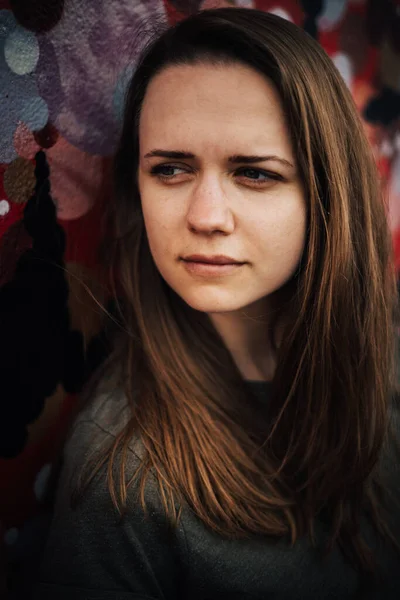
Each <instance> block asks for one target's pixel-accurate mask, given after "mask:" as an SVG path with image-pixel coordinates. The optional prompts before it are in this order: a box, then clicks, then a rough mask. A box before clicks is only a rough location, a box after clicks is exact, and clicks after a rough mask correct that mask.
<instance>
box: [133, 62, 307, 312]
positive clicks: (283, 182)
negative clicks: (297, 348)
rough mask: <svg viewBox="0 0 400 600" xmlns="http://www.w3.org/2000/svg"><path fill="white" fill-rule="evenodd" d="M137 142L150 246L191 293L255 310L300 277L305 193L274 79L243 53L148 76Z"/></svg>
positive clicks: (193, 299) (201, 304)
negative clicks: (235, 60) (236, 59)
mask: <svg viewBox="0 0 400 600" xmlns="http://www.w3.org/2000/svg"><path fill="white" fill-rule="evenodd" d="M139 141H140V163H139V171H138V183H139V190H140V196H141V202H142V209H143V216H144V222H145V227H146V232H147V237H148V241H149V246H150V250H151V253H152V256H153V259H154V262H155V264H156V266H157V268H158V270H159V272H160V274H161V275H162V277H163V278H164V280H165V281H166V282H167V284H168V285H169V286H170V287H171V288H172V289H173V290H174V291H175V292H176V293H177V294H179V296H181V297H182V299H183V300H184V301H186V302H187V304H189V305H190V306H191V307H192V308H194V309H196V310H199V311H202V312H206V313H219V312H229V311H240V310H243V309H246V308H248V309H249V308H250V306H251V305H256V306H257V305H258V304H259V301H261V302H264V299H266V298H267V297H268V296H269V295H270V294H272V293H273V292H275V291H277V290H278V289H279V288H281V287H282V286H283V284H285V283H286V282H287V281H288V279H290V277H291V276H292V275H293V274H294V272H295V270H296V267H297V266H298V263H299V261H300V258H301V254H302V251H303V247H304V243H305V230H306V202H305V198H304V191H303V186H302V182H301V181H300V177H299V173H298V170H297V165H296V162H295V156H294V152H293V148H292V145H291V140H290V135H289V131H288V128H287V125H286V122H285V118H284V114H283V110H282V106H281V103H280V99H279V96H278V93H277V91H276V90H275V88H274V86H273V85H272V83H270V82H269V81H268V80H266V79H265V78H264V77H263V76H262V75H260V74H259V73H258V72H256V71H254V70H252V69H251V68H249V67H246V66H242V65H236V64H234V65H230V66H226V65H224V66H222V65H221V66H211V65H204V64H202V65H184V66H181V65H180V66H173V67H168V68H166V69H165V70H164V71H162V72H161V73H160V74H158V75H157V76H156V77H155V78H154V79H153V80H152V81H151V82H150V84H149V87H148V90H147V92H146V95H145V98H144V103H143V108H142V113H141V117H140V127H139ZM191 256H192V257H193V256H194V259H193V260H192V261H191V260H189V257H191ZM216 257H217V258H216ZM218 257H219V258H218ZM221 257H225V258H221ZM213 260H219V262H220V263H224V264H218V265H216V264H209V262H208V261H213ZM198 261H200V262H198Z"/></svg>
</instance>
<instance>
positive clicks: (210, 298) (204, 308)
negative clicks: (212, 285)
mask: <svg viewBox="0 0 400 600" xmlns="http://www.w3.org/2000/svg"><path fill="white" fill-rule="evenodd" d="M177 293H178V295H179V296H180V297H181V298H182V300H183V301H184V302H186V304H188V305H189V306H190V307H191V308H193V310H197V311H199V312H204V313H224V312H234V311H237V310H240V309H241V308H244V307H245V306H248V305H249V304H251V303H252V299H250V298H249V299H244V298H243V300H242V301H241V300H239V299H238V298H237V294H234V293H231V294H223V293H222V294H211V293H210V294H209V293H207V292H206V291H202V292H197V293H194V294H188V293H185V294H180V293H179V292H177Z"/></svg>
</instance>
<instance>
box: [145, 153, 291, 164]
mask: <svg viewBox="0 0 400 600" xmlns="http://www.w3.org/2000/svg"><path fill="white" fill-rule="evenodd" d="M153 156H158V157H161V158H172V159H175V160H181V159H193V158H196V156H195V155H194V154H192V153H191V152H183V151H180V150H152V151H151V152H148V153H147V154H145V156H144V158H151V157H153ZM265 161H274V162H279V163H282V164H283V165H285V166H287V167H291V168H294V167H293V165H292V163H291V162H289V161H288V160H286V159H285V158H281V157H280V156H276V155H268V156H254V155H244V154H235V155H233V156H230V157H229V158H228V162H230V163H233V164H238V163H241V164H247V165H250V164H253V163H258V162H265Z"/></svg>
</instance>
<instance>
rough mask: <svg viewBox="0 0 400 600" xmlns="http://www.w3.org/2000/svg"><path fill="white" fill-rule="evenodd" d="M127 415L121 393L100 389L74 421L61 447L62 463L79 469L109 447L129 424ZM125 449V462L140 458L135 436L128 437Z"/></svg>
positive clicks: (121, 391)
mask: <svg viewBox="0 0 400 600" xmlns="http://www.w3.org/2000/svg"><path fill="white" fill-rule="evenodd" d="M130 414H131V408H130V406H129V404H128V400H127V398H126V395H125V394H124V392H123V390H121V389H120V388H115V389H113V390H110V389H107V388H104V387H103V388H102V389H100V390H99V391H98V393H97V394H95V395H94V396H93V397H92V398H91V399H90V400H89V401H88V402H87V403H86V404H85V406H84V407H83V408H82V409H81V410H80V412H79V414H78V415H77V417H76V418H75V420H74V422H73V425H72V427H71V430H70V432H69V435H68V439H67V441H66V443H65V446H64V451H63V463H64V464H68V463H71V464H74V465H75V466H82V465H83V463H84V462H85V461H87V460H88V459H90V457H92V458H93V457H94V455H95V453H96V452H101V451H102V450H103V449H104V448H106V447H107V445H108V446H110V445H111V444H112V443H113V442H114V441H115V439H116V437H117V436H118V435H119V434H120V433H121V431H122V430H123V429H124V428H125V427H126V426H127V424H128V423H129V419H130ZM129 449H130V451H131V456H128V459H129V460H131V461H136V460H137V459H138V458H140V457H141V456H142V446H141V444H140V441H139V439H138V437H136V436H134V435H133V436H132V440H131V442H130V444H129Z"/></svg>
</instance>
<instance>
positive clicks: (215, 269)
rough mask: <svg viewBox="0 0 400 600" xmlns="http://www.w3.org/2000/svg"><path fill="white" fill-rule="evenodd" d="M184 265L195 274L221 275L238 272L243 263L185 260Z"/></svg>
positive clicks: (206, 275)
mask: <svg viewBox="0 0 400 600" xmlns="http://www.w3.org/2000/svg"><path fill="white" fill-rule="evenodd" d="M182 262H183V266H184V267H185V269H186V271H188V272H189V273H192V274H193V275H202V276H204V277H220V276H221V275H231V274H232V273H236V272H237V271H238V270H239V269H240V267H242V266H243V263H229V264H225V265H215V264H212V263H202V262H192V261H189V260H183V261H182Z"/></svg>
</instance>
